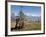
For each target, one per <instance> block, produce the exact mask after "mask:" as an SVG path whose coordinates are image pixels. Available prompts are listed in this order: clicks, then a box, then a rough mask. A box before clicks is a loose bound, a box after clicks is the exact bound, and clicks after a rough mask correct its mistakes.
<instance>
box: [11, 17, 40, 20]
mask: <svg viewBox="0 0 46 37" xmlns="http://www.w3.org/2000/svg"><path fill="white" fill-rule="evenodd" d="M16 17H17V16H12V17H11V19H12V20H14V21H15V19H16ZM25 17H26V18H27V20H29V21H31V20H32V21H38V20H39V21H41V16H25Z"/></svg>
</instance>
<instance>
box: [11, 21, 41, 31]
mask: <svg viewBox="0 0 46 37" xmlns="http://www.w3.org/2000/svg"><path fill="white" fill-rule="evenodd" d="M15 25H16V22H15V21H12V23H11V28H15ZM40 29H41V24H40V22H39V23H38V22H28V21H24V27H23V28H22V29H19V30H16V29H13V30H12V31H31V30H40Z"/></svg>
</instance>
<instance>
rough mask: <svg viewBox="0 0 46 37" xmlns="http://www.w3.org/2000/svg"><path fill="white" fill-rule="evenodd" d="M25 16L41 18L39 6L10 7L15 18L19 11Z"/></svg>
mask: <svg viewBox="0 0 46 37" xmlns="http://www.w3.org/2000/svg"><path fill="white" fill-rule="evenodd" d="M21 9H22V12H23V13H24V14H25V15H27V16H41V7H40V6H22V7H21V6H18V5H11V12H12V13H14V15H15V16H17V15H18V13H19V12H20V11H21Z"/></svg>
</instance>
